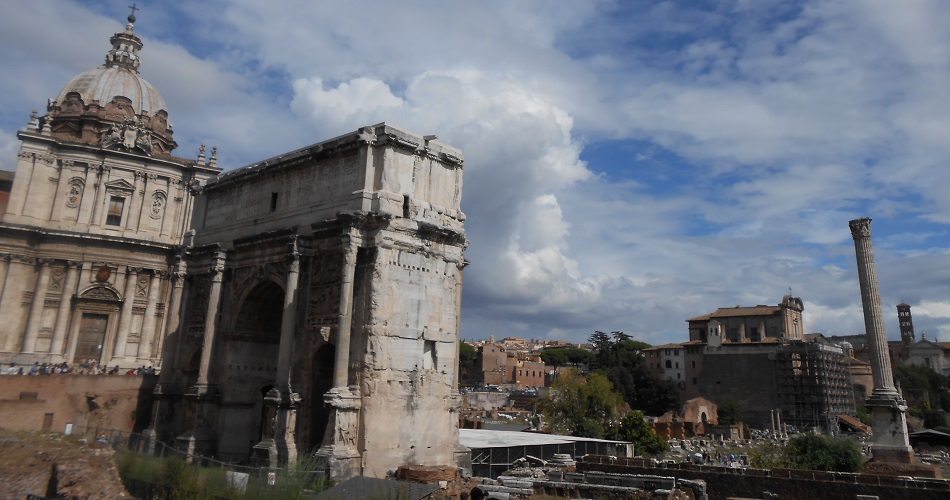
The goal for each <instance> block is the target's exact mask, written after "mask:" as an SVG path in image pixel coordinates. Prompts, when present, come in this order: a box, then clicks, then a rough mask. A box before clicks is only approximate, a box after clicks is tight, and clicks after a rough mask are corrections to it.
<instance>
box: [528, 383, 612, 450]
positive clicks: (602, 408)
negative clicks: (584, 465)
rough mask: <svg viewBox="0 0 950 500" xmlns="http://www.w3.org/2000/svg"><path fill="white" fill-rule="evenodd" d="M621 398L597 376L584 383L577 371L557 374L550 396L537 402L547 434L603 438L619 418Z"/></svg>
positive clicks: (609, 384) (608, 384)
mask: <svg viewBox="0 0 950 500" xmlns="http://www.w3.org/2000/svg"><path fill="white" fill-rule="evenodd" d="M622 404H623V397H621V396H620V394H618V393H617V392H615V391H614V390H613V386H612V385H611V383H610V380H608V379H607V377H606V376H604V375H603V374H600V373H591V374H590V375H589V376H588V377H587V378H586V379H585V378H584V377H583V376H581V374H580V373H579V372H578V371H577V370H573V369H568V370H565V371H564V372H563V373H561V374H560V375H559V376H558V378H557V379H556V380H555V381H554V384H553V385H552V386H551V394H550V396H549V397H548V398H546V399H543V400H542V401H541V402H540V407H541V412H542V413H543V414H544V418H545V421H546V422H547V425H548V428H549V430H551V432H553V433H555V434H564V435H573V436H580V437H593V438H603V437H604V436H605V435H606V433H607V429H609V428H610V427H611V425H613V424H614V422H615V421H616V420H617V418H618V416H619V414H620V406H621V405H622Z"/></svg>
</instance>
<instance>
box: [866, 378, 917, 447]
mask: <svg viewBox="0 0 950 500" xmlns="http://www.w3.org/2000/svg"><path fill="white" fill-rule="evenodd" d="M866 405H867V407H868V411H869V412H870V413H871V455H872V456H873V459H874V461H875V462H893V463H900V464H909V463H913V461H914V450H913V449H912V448H911V447H910V439H909V436H908V433H907V416H906V415H905V412H906V411H907V403H906V402H904V400H903V399H900V396H899V395H898V394H897V392H896V391H895V392H894V393H890V392H883V391H882V392H878V390H877V389H875V391H874V392H873V393H872V394H871V397H870V398H868V400H867V402H866Z"/></svg>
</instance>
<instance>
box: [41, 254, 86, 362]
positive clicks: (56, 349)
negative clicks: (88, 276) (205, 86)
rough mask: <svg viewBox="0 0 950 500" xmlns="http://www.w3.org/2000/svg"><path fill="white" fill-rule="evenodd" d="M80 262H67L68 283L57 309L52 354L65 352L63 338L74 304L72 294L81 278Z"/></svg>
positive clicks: (50, 349) (51, 347) (51, 342)
mask: <svg viewBox="0 0 950 500" xmlns="http://www.w3.org/2000/svg"><path fill="white" fill-rule="evenodd" d="M80 264H81V263H79V262H67V263H66V284H65V285H64V286H63V293H62V295H61V296H60V299H59V310H57V311H56V326H54V327H53V340H52V341H50V348H49V352H50V354H63V340H64V339H65V338H66V327H67V326H68V325H69V310H70V308H71V306H72V294H73V291H75V290H76V280H77V279H78V278H79V266H80Z"/></svg>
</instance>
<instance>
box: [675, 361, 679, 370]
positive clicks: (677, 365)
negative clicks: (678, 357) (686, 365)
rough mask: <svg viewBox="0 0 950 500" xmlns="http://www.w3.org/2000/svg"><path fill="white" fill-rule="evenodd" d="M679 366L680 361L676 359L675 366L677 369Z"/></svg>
mask: <svg viewBox="0 0 950 500" xmlns="http://www.w3.org/2000/svg"><path fill="white" fill-rule="evenodd" d="M679 367H680V362H679V361H677V362H676V368H677V369H678V368H679Z"/></svg>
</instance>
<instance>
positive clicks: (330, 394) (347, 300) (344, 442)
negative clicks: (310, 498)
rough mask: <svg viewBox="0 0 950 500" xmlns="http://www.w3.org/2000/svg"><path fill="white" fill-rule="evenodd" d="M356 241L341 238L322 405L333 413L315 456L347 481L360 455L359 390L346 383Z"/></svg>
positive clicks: (355, 472)
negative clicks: (331, 353) (335, 316)
mask: <svg viewBox="0 0 950 500" xmlns="http://www.w3.org/2000/svg"><path fill="white" fill-rule="evenodd" d="M358 248H359V241H358V240H357V237H356V235H355V234H353V233H352V232H350V233H348V234H345V235H343V270H342V276H341V279H342V283H340V309H339V311H340V313H339V320H338V322H337V332H336V359H335V360H334V366H333V388H331V389H330V390H329V391H327V392H326V394H324V395H323V402H324V403H325V404H326V405H327V406H329V407H330V408H331V409H332V414H331V418H330V422H329V423H328V425H327V428H326V432H325V434H324V436H323V444H322V446H321V447H320V449H319V450H318V451H317V455H318V456H321V457H324V458H326V459H327V460H328V463H329V469H330V477H332V478H337V479H348V478H350V477H353V476H356V475H359V472H360V460H361V458H360V452H359V449H358V448H357V444H356V443H357V441H358V440H359V412H360V408H361V407H362V399H361V397H360V394H359V390H355V391H351V390H350V388H349V387H348V386H347V384H348V383H349V364H350V329H351V327H352V325H353V278H354V274H355V273H356V254H357V250H358Z"/></svg>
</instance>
